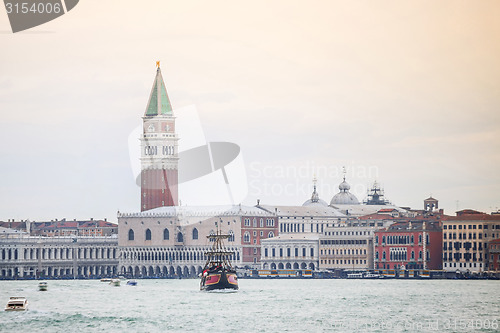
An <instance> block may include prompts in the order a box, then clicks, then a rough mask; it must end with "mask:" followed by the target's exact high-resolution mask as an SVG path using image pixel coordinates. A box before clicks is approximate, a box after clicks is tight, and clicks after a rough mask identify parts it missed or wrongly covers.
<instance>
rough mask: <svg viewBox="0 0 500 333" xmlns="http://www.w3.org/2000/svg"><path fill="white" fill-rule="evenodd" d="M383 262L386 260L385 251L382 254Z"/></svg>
mask: <svg viewBox="0 0 500 333" xmlns="http://www.w3.org/2000/svg"><path fill="white" fill-rule="evenodd" d="M382 260H385V251H384V252H382Z"/></svg>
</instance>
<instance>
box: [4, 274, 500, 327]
mask: <svg viewBox="0 0 500 333" xmlns="http://www.w3.org/2000/svg"><path fill="white" fill-rule="evenodd" d="M48 284H49V288H48V291H38V281H0V301H1V302H3V303H4V304H6V303H7V301H8V299H9V297H10V296H25V297H27V299H28V302H29V310H28V311H26V312H5V311H1V312H0V332H108V333H109V332H443V331H446V332H500V328H499V324H500V281H485V280H475V281H465V280H337V279H335V280H319V279H318V280H317V279H314V280H312V279H311V280H308V279H297V280H278V279H260V280H251V279H241V280H240V281H239V284H240V290H239V291H237V292H227V293H226V292H202V291H200V290H199V281H198V280H196V279H186V280H138V285H137V286H127V285H125V281H122V285H121V286H120V287H115V286H111V285H109V283H104V282H100V281H99V280H60V281H49V282H48ZM2 305H3V304H2Z"/></svg>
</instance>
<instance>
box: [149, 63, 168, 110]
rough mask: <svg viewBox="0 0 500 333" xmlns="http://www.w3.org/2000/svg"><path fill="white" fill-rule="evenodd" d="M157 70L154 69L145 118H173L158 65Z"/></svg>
mask: <svg viewBox="0 0 500 333" xmlns="http://www.w3.org/2000/svg"><path fill="white" fill-rule="evenodd" d="M157 65H158V68H157V69H156V77H155V81H154V83H153V89H151V94H150V95H149V102H148V106H147V108H146V114H145V116H147V117H151V116H157V115H163V116H173V115H174V113H173V112H172V105H171V104H170V100H169V99H168V95H167V89H166V88H165V83H164V82H163V77H162V76H161V70H160V65H159V63H157Z"/></svg>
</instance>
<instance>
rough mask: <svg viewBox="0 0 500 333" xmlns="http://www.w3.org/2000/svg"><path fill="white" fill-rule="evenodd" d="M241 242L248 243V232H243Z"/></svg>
mask: <svg viewBox="0 0 500 333" xmlns="http://www.w3.org/2000/svg"><path fill="white" fill-rule="evenodd" d="M243 241H244V242H245V243H250V233H249V232H248V231H245V234H244V235H243Z"/></svg>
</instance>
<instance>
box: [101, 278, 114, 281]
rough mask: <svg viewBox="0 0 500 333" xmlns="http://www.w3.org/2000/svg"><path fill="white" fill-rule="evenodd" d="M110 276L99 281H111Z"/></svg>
mask: <svg viewBox="0 0 500 333" xmlns="http://www.w3.org/2000/svg"><path fill="white" fill-rule="evenodd" d="M111 280H112V279H111V278H102V279H101V282H111Z"/></svg>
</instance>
